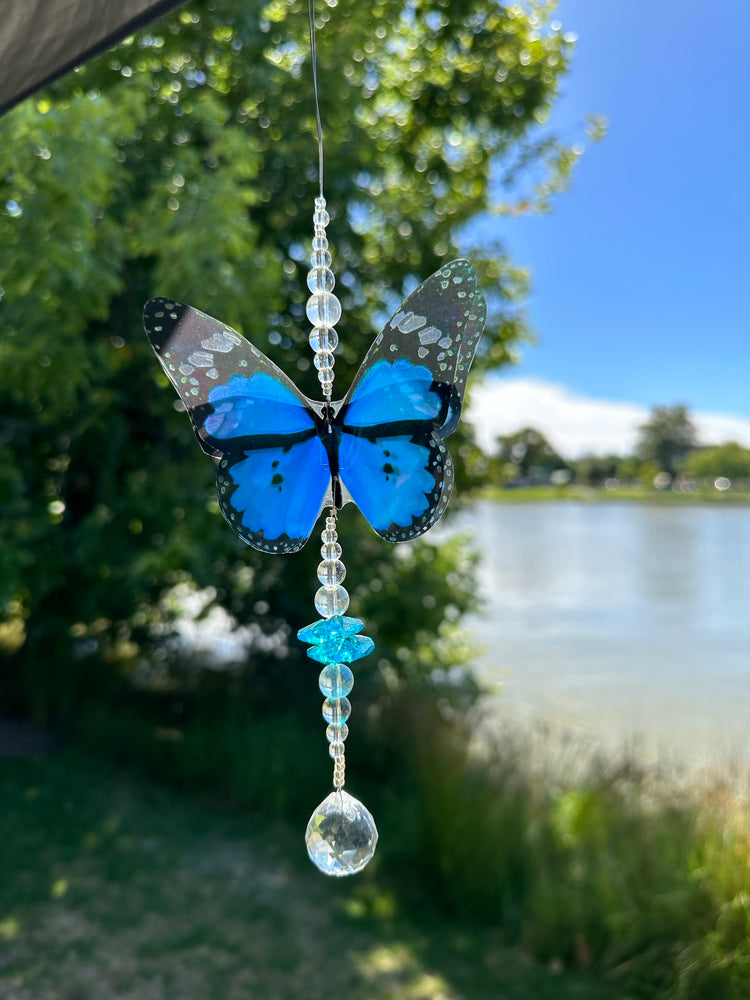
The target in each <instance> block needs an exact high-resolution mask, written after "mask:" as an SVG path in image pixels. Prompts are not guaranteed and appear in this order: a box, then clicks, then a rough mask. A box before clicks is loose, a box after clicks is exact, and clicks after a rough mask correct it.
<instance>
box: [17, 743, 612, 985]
mask: <svg viewBox="0 0 750 1000" xmlns="http://www.w3.org/2000/svg"><path fill="white" fill-rule="evenodd" d="M0 815H2V831H3V837H2V855H1V856H0V996H1V997H3V1000H318V998H320V1000H322V998H328V997H331V998H334V997H348V998H351V1000H397V998H398V1000H460V998H463V1000H532V998H533V1000H615V998H617V1000H626V997H627V994H626V993H623V992H622V991H619V992H617V991H615V990H614V988H613V987H611V986H609V985H605V984H603V983H602V982H596V981H594V980H593V979H589V978H587V977H585V976H581V975H579V974H575V973H568V972H567V971H565V970H562V969H560V968H559V963H552V966H551V967H550V968H547V967H542V966H540V965H538V964H535V963H534V962H533V961H532V960H531V959H529V958H528V957H526V956H524V955H523V954H521V953H520V952H518V951H515V950H510V949H508V948H505V947H503V946H502V944H501V943H500V942H499V941H498V939H497V937H496V936H493V935H492V934H490V933H489V932H486V931H484V930H483V929H482V928H481V927H480V928H477V927H470V926H467V925H463V924H462V923H461V922H460V921H455V922H451V920H450V919H446V918H445V917H443V918H440V917H438V916H437V915H435V914H434V913H431V912H427V913H425V915H424V917H423V918H422V919H421V920H420V921H419V923H418V925H417V924H416V923H415V922H414V918H412V920H411V921H408V920H407V919H406V918H405V917H403V916H400V915H399V914H398V913H397V912H396V910H395V903H394V901H393V899H392V898H391V897H389V896H388V895H385V894H383V893H382V892H379V891H378V890H377V889H376V887H375V883H374V882H373V881H372V880H371V879H369V878H368V877H367V873H365V875H364V876H361V877H360V878H359V879H343V880H329V879H326V878H324V877H323V876H321V875H319V874H318V873H317V872H316V871H315V869H314V868H313V867H312V866H311V865H310V864H309V862H308V861H307V858H306V856H305V853H304V845H303V843H302V837H301V834H302V831H289V830H288V829H286V828H283V827H276V828H272V829H269V828H268V827H265V826H264V823H263V819H262V817H260V816H253V815H252V814H250V813H249V812H246V811H245V812H232V811H231V810H230V809H229V808H228V807H227V806H226V805H224V804H222V802H221V801H219V800H214V799H211V798H207V797H197V796H188V795H184V794H181V793H179V792H176V791H174V790H172V789H169V788H165V787H162V786H159V785H156V784H153V783H151V782H150V781H148V780H146V779H144V778H142V777H141V776H140V775H139V774H138V773H137V772H134V771H132V770H129V769H124V768H119V769H118V768H117V767H116V766H115V765H108V764H103V763H98V762H93V761H91V760H87V759H83V758H80V757H77V756H74V755H71V754H68V753H61V754H57V755H53V756H51V757H48V758H40V759H36V760H0Z"/></svg>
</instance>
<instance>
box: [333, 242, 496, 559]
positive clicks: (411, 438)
mask: <svg viewBox="0 0 750 1000" xmlns="http://www.w3.org/2000/svg"><path fill="white" fill-rule="evenodd" d="M485 314H486V307H485V302H484V298H483V296H482V294H481V293H480V292H479V291H478V290H477V287H476V278H475V276H474V271H473V269H472V267H471V264H470V263H469V262H468V261H466V260H454V261H452V262H451V263H449V264H446V265H445V266H444V267H442V268H440V270H439V271H436V272H435V274H433V275H431V277H429V278H427V280H426V281H425V282H423V284H421V285H420V286H419V288H417V290H416V291H415V292H414V293H413V294H412V295H410V296H409V297H408V298H407V299H406V301H405V302H404V303H403V304H402V306H401V307H400V308H399V309H398V310H397V311H396V313H395V314H394V315H393V316H392V317H391V319H390V320H389V321H388V323H387V324H386V326H385V328H384V330H383V332H382V333H381V334H379V336H378V337H377V338H376V340H375V343H374V344H373V345H372V347H371V348H370V350H369V351H368V353H367V356H366V357H365V360H364V361H363V362H362V366H361V368H360V370H359V372H358V374H357V376H356V378H355V379H354V382H353V383H352V387H351V389H350V390H349V392H348V394H347V396H346V398H345V399H344V401H343V404H342V406H341V409H340V411H339V420H340V422H341V429H342V435H341V445H340V448H339V466H340V471H341V477H342V480H343V482H344V485H345V486H346V488H347V490H348V491H349V493H350V494H351V496H352V498H353V499H354V501H355V502H356V504H357V506H358V507H359V508H360V510H361V511H362V513H363V514H364V516H365V517H366V518H367V520H368V521H369V522H370V524H371V525H372V527H373V528H374V529H375V531H376V532H377V533H378V534H379V535H380V536H381V537H382V538H385V539H386V540H387V541H391V542H396V541H406V540H409V539H411V538H416V537H417V536H418V535H421V534H423V533H424V532H425V531H427V530H428V529H429V528H431V527H432V525H433V524H435V522H436V521H438V520H439V519H440V517H441V516H442V514H443V512H444V511H445V508H446V506H447V504H448V500H449V498H450V493H451V488H452V485H453V464H452V462H451V458H450V455H449V454H448V451H447V449H446V447H445V445H444V444H443V438H445V437H447V436H448V435H449V434H450V433H452V431H454V430H455V428H456V425H457V424H458V419H459V416H460V413H461V405H462V402H463V394H464V390H465V388H466V376H467V375H468V371H469V367H470V365H471V362H472V360H473V358H474V353H475V351H476V348H477V344H478V342H479V338H480V336H481V333H482V330H483V328H484V322H485Z"/></svg>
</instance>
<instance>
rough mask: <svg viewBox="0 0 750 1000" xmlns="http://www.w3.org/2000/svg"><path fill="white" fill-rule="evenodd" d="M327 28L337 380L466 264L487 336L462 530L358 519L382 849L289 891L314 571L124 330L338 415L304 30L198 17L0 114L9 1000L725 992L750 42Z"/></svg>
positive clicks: (737, 774)
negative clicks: (284, 388) (252, 501)
mask: <svg viewBox="0 0 750 1000" xmlns="http://www.w3.org/2000/svg"><path fill="white" fill-rule="evenodd" d="M319 6H320V8H321V9H320V10H319V11H318V29H319V30H318V65H319V80H320V93H321V110H322V117H323V122H324V135H325V146H326V192H325V193H326V197H327V200H328V206H329V211H330V214H331V224H330V226H329V230H328V232H329V237H330V240H331V244H332V247H331V248H332V253H333V269H334V272H335V274H336V278H337V295H338V296H339V298H340V299H341V301H342V305H343V313H344V315H343V319H342V321H341V323H340V324H339V326H338V329H339V334H340V338H341V345H340V348H339V350H338V351H337V361H336V371H337V375H338V379H339V381H338V382H337V384H338V385H341V386H345V385H347V384H348V382H349V380H350V379H351V377H352V376H353V374H354V372H355V371H356V368H357V365H358V362H359V360H360V359H361V358H362V356H363V355H364V353H365V352H366V350H367V348H368V346H369V344H370V343H371V341H372V338H373V336H374V334H375V333H376V332H377V330H378V329H379V327H380V326H381V325H382V323H383V322H384V321H385V319H386V318H387V317H388V315H389V314H390V312H392V311H393V309H394V308H395V307H396V306H397V305H398V303H399V302H400V301H401V300H402V299H403V297H404V296H405V295H406V294H408V293H409V292H410V291H412V290H413V289H414V288H415V287H416V285H417V284H418V283H419V281H421V280H422V279H423V278H424V277H426V276H427V275H428V274H430V273H432V272H433V271H434V270H436V269H437V268H438V267H439V266H440V265H441V263H443V262H445V261H448V260H450V259H452V258H453V257H455V256H458V255H462V256H467V257H469V258H470V259H471V260H472V263H473V265H474V267H475V270H476V272H477V275H478V279H479V283H480V286H481V287H482V290H483V291H484V294H485V296H486V297H487V300H488V305H489V319H488V324H487V330H486V333H485V336H484V339H483V342H482V345H481V346H480V350H479V353H478V356H477V360H476V362H475V365H474V368H473V370H472V377H473V385H472V387H471V389H470V393H469V398H468V400H467V409H466V411H465V416H466V419H465V420H464V421H463V423H462V426H461V428H460V429H459V431H458V432H457V433H456V434H455V435H454V436H453V438H451V439H450V441H449V445H450V448H451V452H452V454H453V457H454V461H455V463H456V467H457V484H456V489H455V492H454V499H453V502H452V509H451V511H450V512H449V514H448V516H446V518H445V520H444V522H443V523H442V524H441V526H440V527H439V528H438V529H436V530H435V531H433V532H432V533H431V534H430V535H428V536H427V537H426V538H424V539H422V540H419V541H417V542H416V543H413V544H409V545H401V546H389V545H386V544H385V543H383V542H381V541H380V540H379V539H377V538H376V537H375V536H374V535H373V533H372V532H371V530H370V529H369V528H368V526H367V525H366V523H365V522H364V520H363V519H362V517H361V516H360V515H359V513H358V512H357V511H356V510H355V509H354V508H353V507H347V508H345V510H344V511H343V513H342V516H341V519H340V535H341V541H342V545H343V549H344V561H345V563H346V566H347V580H346V586H347V589H348V590H349V592H350V594H351V613H353V614H356V615H357V616H358V617H361V618H363V619H364V620H365V622H366V629H365V631H366V632H367V634H369V635H372V637H373V638H374V640H375V643H376V650H375V652H374V653H373V654H372V655H371V656H370V657H368V658H367V659H365V660H362V661H359V666H358V669H357V671H356V678H357V683H356V688H355V691H354V695H353V698H352V701H353V714H352V718H351V720H350V729H351V736H350V738H349V740H348V741H347V758H348V762H349V769H348V777H349V782H348V785H347V787H348V788H349V789H350V790H351V791H352V793H353V794H355V795H356V796H357V797H359V798H361V799H362V800H363V801H364V802H365V803H366V804H367V806H368V807H369V808H370V810H371V811H372V812H373V813H374V815H375V818H376V821H377V823H378V827H379V830H380V842H379V846H378V853H377V855H376V858H375V860H374V861H373V862H372V864H371V865H370V866H369V867H368V869H367V871H366V872H365V873H364V875H362V876H361V877H358V878H357V879H351V880H349V879H347V880H340V881H339V880H325V879H322V877H320V876H319V875H318V874H317V873H316V872H315V871H314V870H313V869H312V868H311V866H309V862H308V861H307V859H306V858H305V851H304V845H303V842H302V833H303V831H304V828H305V824H306V822H307V819H308V817H309V814H310V812H311V811H312V809H313V807H314V806H315V805H316V803H317V802H319V801H320V800H321V799H322V798H323V797H324V796H325V795H326V794H327V791H328V788H329V780H330V771H329V763H330V762H329V758H328V754H327V751H326V741H325V736H324V724H323V720H322V718H321V716H320V701H321V697H320V694H319V692H318V689H317V681H316V678H317V672H318V671H317V668H314V665H312V666H311V663H310V661H309V660H308V659H307V658H306V657H305V655H304V649H303V647H302V646H301V645H300V644H299V643H298V642H297V640H296V639H295V638H294V636H295V633H296V631H297V629H298V628H300V627H301V626H303V625H305V624H308V623H309V622H310V621H313V620H314V619H315V617H317V616H316V614H315V609H314V607H313V603H312V598H313V594H314V592H315V590H316V588H317V585H318V584H317V580H316V575H315V568H316V564H317V562H318V552H317V547H316V546H314V545H310V546H308V550H305V551H303V552H302V553H300V554H297V555H295V556H289V557H268V556H265V555H262V554H261V553H258V552H255V551H254V550H252V549H250V548H249V547H247V546H245V545H243V544H242V543H241V542H240V541H239V539H237V538H236V537H235V536H234V534H233V533H232V531H231V530H230V529H229V527H228V526H227V524H226V523H225V522H224V520H223V518H222V517H221V515H220V514H219V512H218V505H217V503H216V500H215V486H214V482H215V468H214V465H213V463H212V462H211V461H210V460H208V459H207V458H206V456H205V455H203V454H202V452H201V451H200V449H199V448H198V446H197V444H196V442H195V439H194V436H193V433H192V430H191V428H190V425H189V421H188V420H187V419H186V417H185V414H184V413H180V412H178V409H177V407H176V405H175V404H176V399H175V397H174V393H173V390H172V389H171V387H170V386H169V385H168V383H167V381H166V379H165V378H164V377H163V376H162V373H161V370H160V368H159V366H158V364H157V363H156V360H155V358H154V355H153V352H152V351H151V348H150V346H149V345H148V342H147V340H146V338H145V335H144V333H143V330H142V326H141V313H142V308H143V303H144V302H145V301H146V300H147V299H148V298H150V297H151V296H153V295H166V296H172V297H174V298H176V299H177V300H179V301H183V302H190V303H191V304H192V305H194V306H196V307H197V308H199V309H201V310H203V311H205V312H208V313H210V314H212V315H215V316H217V317H220V318H221V319H222V320H223V321H225V322H227V323H228V324H231V325H232V326H234V327H236V328H237V329H240V330H241V331H242V332H243V333H244V334H245V335H246V336H247V337H248V338H249V339H250V340H251V341H252V342H253V343H254V344H256V345H257V346H258V347H259V348H260V349H261V350H263V351H264V352H265V353H267V354H268V355H269V357H271V358H272V359H273V360H274V361H275V362H276V363H277V364H279V365H280V366H281V367H282V368H283V369H284V370H285V371H287V372H288V373H289V374H290V375H291V376H292V377H293V378H294V380H295V381H296V382H297V384H298V385H299V386H300V388H301V389H302V390H303V391H305V392H307V393H308V394H310V395H313V396H314V395H315V394H316V390H317V380H316V377H315V371H314V369H313V368H312V365H311V351H310V349H309V346H308V344H307V332H308V325H309V324H308V322H307V320H306V317H305V302H306V299H307V294H308V293H307V288H306V273H307V269H308V266H309V263H308V256H309V249H308V248H309V243H310V239H311V236H312V208H313V200H314V197H315V194H316V193H317V191H316V185H317V173H316V171H317V156H316V148H315V141H314V134H315V118H314V104H313V96H312V86H311V79H310V75H311V74H310V64H309V42H308V37H307V9H306V6H305V5H303V4H302V3H300V2H297V0H293V2H287V0H276V2H272V3H268V4H263V3H255V2H254V0H242V2H240V0H222V2H217V0H201V2H193V3H189V4H187V5H185V6H182V7H180V8H178V9H177V10H176V11H174V12H173V13H171V14H169V15H168V16H167V17H165V18H163V19H161V20H158V21H155V22H154V23H153V24H151V25H149V26H148V27H146V28H144V29H142V30H141V31H139V33H138V34H136V35H134V36H133V37H131V38H128V39H126V40H125V41H124V42H123V43H122V44H120V45H119V46H117V47H116V48H115V49H113V50H111V51H109V52H106V53H104V54H103V55H101V56H99V57H98V58H97V59H95V60H93V61H92V62H90V63H88V64H87V65H86V66H84V67H81V68H79V69H78V70H76V71H75V72H73V73H71V74H69V75H67V76H66V77H64V78H62V79H61V80H59V81H58V82H56V83H54V84H53V85H51V86H50V87H48V88H47V89H45V90H44V91H41V92H40V93H39V94H37V95H36V96H34V97H32V98H30V99H28V100H26V101H25V102H23V103H21V104H19V105H18V106H17V107H15V108H14V109H13V110H11V111H10V112H9V113H7V114H6V115H5V117H3V118H2V119H0V178H1V179H2V197H1V198H0V510H1V515H0V669H1V671H2V673H1V675H0V685H1V686H0V716H1V717H2V723H1V724H0V797H1V799H2V802H1V803H0V815H2V830H3V833H4V837H3V843H4V849H3V854H2V858H0V869H1V870H0V986H1V987H2V991H1V992H2V995H3V996H5V997H8V998H9V1000H41V998H45V1000H77V998H84V997H85V998H86V1000H126V998H131V997H133V998H135V997H138V1000H167V998H180V1000H207V998H210V1000H213V998H217V1000H218V998H221V1000H235V998H236V1000H239V998H247V997H256V996H259V995H262V996H263V997H265V998H269V1000H275V998H279V1000H294V998H296V997H300V998H301V997H303V996H304V997H305V998H307V997H309V996H310V995H318V994H322V993H323V992H324V991H326V992H331V993H334V992H336V991H340V990H343V989H346V990H347V991H348V992H350V993H351V994H353V995H354V996H357V997H363V998H373V1000H375V998H377V1000H381V998H383V1000H384V998H391V997H393V998H395V997H399V998H411V1000H439V998H440V1000H447V998H450V1000H459V998H461V997H464V998H476V1000H484V998H487V1000H489V998H493V1000H494V998H497V997H499V996H503V997H507V998H513V1000H515V998H519V1000H520V998H526V997H529V996H532V995H533V996H535V997H541V998H542V1000H544V998H546V997H549V998H552V997H554V998H555V1000H567V998H571V1000H572V998H576V1000H578V998H580V1000H586V998H589V997H590V998H592V1000H593V998H596V1000H607V998H610V997H612V998H615V997H617V998H620V1000H624V998H630V997H633V998H635V997H654V998H656V997H669V998H675V1000H677V998H680V1000H693V998H695V1000H704V998H708V997H711V998H713V997H717V998H727V1000H734V998H737V1000H741V998H746V997H747V996H748V995H750V961H749V958H748V957H749V955H750V905H749V904H748V899H750V881H748V880H749V878H750V876H748V870H750V869H748V861H749V860H750V840H749V829H750V828H749V825H748V813H747V798H746V792H747V774H746V765H747V742H746V739H745V734H744V729H745V725H746V723H745V720H746V719H747V714H748V709H750V676H749V675H750V614H748V598H750V585H748V582H747V573H746V571H745V567H746V566H747V565H748V563H749V562H750V517H749V516H748V503H750V399H749V398H748V394H747V390H746V386H747V371H748V360H750V338H748V316H749V313H750V310H749V308H748V307H749V305H750V303H749V302H748V297H749V293H748V283H747V280H746V279H747V273H748V265H749V264H750V246H749V245H748V238H747V233H748V221H750V220H749V219H748V216H749V215H750V205H749V199H748V191H747V184H746V177H747V168H748V165H749V164H748V160H749V159H750V157H749V156H748V135H747V129H746V127H744V124H743V123H744V117H745V106H746V102H747V96H748V90H749V88H748V84H749V83H750V81H748V73H749V70H748V65H747V60H746V59H744V58H743V57H742V54H741V53H739V54H737V53H736V52H735V51H734V48H733V47H732V46H731V44H730V41H731V39H732V38H733V37H736V36H737V35H738V34H740V33H741V32H740V30H739V26H741V25H743V24H746V19H747V11H746V10H745V9H744V5H741V4H740V2H739V0H730V2H729V3H728V4H725V5H723V6H722V8H721V10H718V9H716V8H714V7H709V5H708V4H706V3H705V2H700V0H693V2H689V3H682V4H679V5H678V4H677V3H676V2H673V0H662V2H661V3H660V4H658V5H657V6H656V7H654V6H653V5H648V4H646V3H645V2H644V0H637V2H636V3H632V4H628V5H622V4H617V5H591V4H585V3H582V2H580V0H563V2H562V3H561V4H559V5H558V6H556V7H555V6H554V5H551V4H548V3H542V2H541V0H539V2H537V0H532V2H530V3H528V4H524V5H504V4H498V3H495V2H490V0H486V2H484V0H471V2H468V3H456V2H455V0H454V2H453V3H450V4H449V3H447V0H428V2H425V3H422V2H416V3H400V2H387V3H386V2H377V0H376V2H374V3H371V4H367V5H354V4H337V3H336V2H335V0H332V2H328V0H327V2H326V3H321V4H320V5H319ZM600 140H601V141H600Z"/></svg>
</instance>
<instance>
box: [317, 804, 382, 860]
mask: <svg viewBox="0 0 750 1000" xmlns="http://www.w3.org/2000/svg"><path fill="white" fill-rule="evenodd" d="M305 843H306V844H307V853H308V855H309V857H310V860H311V861H312V863H313V864H314V865H315V867H316V868H317V869H318V870H319V871H321V872H323V874H325V875H335V876H339V877H340V876H342V875H355V874H356V873H357V872H361V871H362V869H363V868H364V867H365V865H366V864H367V863H368V861H369V860H370V859H371V858H372V856H373V854H374V853H375V847H376V846H377V843H378V829H377V827H376V826H375V820H374V819H373V818H372V814H371V813H370V811H369V810H368V809H367V808H366V807H365V806H363V805H362V803H361V802H360V801H359V800H358V799H355V798H354V796H352V795H349V793H348V792H344V791H342V790H341V789H339V790H337V791H335V792H331V794H330V795H329V796H328V797H327V798H325V799H324V800H323V801H322V802H321V803H320V805H319V806H318V807H317V809H316V810H315V811H314V812H313V814H312V816H311V817H310V822H309V823H308V824H307V830H306V831H305Z"/></svg>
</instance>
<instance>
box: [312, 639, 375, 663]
mask: <svg viewBox="0 0 750 1000" xmlns="http://www.w3.org/2000/svg"><path fill="white" fill-rule="evenodd" d="M373 649H375V643H374V642H373V641H372V639H371V638H370V637H369V636H367V635H346V636H342V637H341V638H340V639H329V641H328V642H321V643H320V644H319V645H317V646H311V647H310V648H309V649H308V651H307V655H308V656H309V657H310V659H311V660H317V661H318V663H353V662H354V660H361V659H362V657H363V656H368V655H369V654H370V653H371V652H372V651H373Z"/></svg>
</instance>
